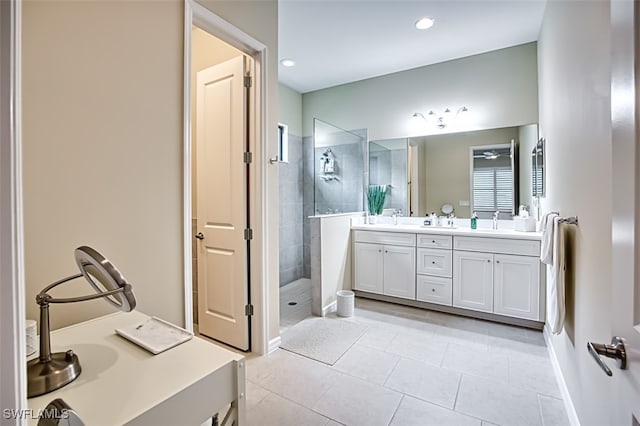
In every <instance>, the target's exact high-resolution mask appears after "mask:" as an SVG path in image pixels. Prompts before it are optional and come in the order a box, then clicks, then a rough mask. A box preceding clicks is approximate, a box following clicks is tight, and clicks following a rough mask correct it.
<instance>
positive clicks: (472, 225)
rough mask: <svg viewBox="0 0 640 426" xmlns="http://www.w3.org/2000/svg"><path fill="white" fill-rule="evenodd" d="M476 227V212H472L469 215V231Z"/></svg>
mask: <svg viewBox="0 0 640 426" xmlns="http://www.w3.org/2000/svg"><path fill="white" fill-rule="evenodd" d="M477 227H478V215H477V214H476V212H473V214H472V215H471V229H476V228H477Z"/></svg>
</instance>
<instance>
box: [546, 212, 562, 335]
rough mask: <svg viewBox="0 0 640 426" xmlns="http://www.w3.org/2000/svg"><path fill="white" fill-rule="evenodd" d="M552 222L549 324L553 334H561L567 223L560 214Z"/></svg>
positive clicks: (548, 270) (548, 268)
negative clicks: (562, 222) (561, 219)
mask: <svg viewBox="0 0 640 426" xmlns="http://www.w3.org/2000/svg"><path fill="white" fill-rule="evenodd" d="M550 222H551V225H552V229H553V230H552V232H553V237H552V240H553V241H552V247H553V249H552V262H551V263H550V264H548V266H547V324H548V325H549V327H550V328H551V332H552V333H553V334H560V333H561V332H562V328H563V326H564V317H565V300H564V287H565V272H566V255H567V253H566V238H565V230H566V225H563V224H561V223H560V218H559V217H558V216H555V217H553V220H551V221H550ZM543 239H544V237H543Z"/></svg>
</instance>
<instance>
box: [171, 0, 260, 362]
mask: <svg viewBox="0 0 640 426" xmlns="http://www.w3.org/2000/svg"><path fill="white" fill-rule="evenodd" d="M192 25H195V26H197V27H199V28H200V29H202V30H204V31H206V32H208V33H209V34H211V35H213V36H215V37H217V38H219V39H220V40H222V41H224V42H226V43H228V44H230V45H231V46H233V47H235V48H236V49H238V50H240V51H242V52H243V53H245V54H247V55H248V56H251V57H252V58H253V63H254V69H253V70H252V74H253V76H254V79H253V82H254V87H255V90H253V91H252V93H253V94H254V96H253V98H252V102H251V108H252V116H253V118H251V119H250V126H249V127H250V130H249V133H250V145H251V146H252V147H253V158H254V161H253V163H252V164H251V167H252V168H253V169H252V170H251V181H250V184H249V185H250V186H249V193H250V200H249V202H250V212H249V222H250V224H251V227H252V229H253V236H254V237H253V240H252V244H251V264H250V266H249V269H250V274H251V275H250V298H251V303H252V304H253V307H254V315H253V316H252V317H251V348H252V351H253V352H257V353H260V354H264V353H267V352H268V349H269V347H268V346H269V341H268V331H267V326H268V324H269V310H268V306H267V301H268V298H267V294H268V293H267V288H268V279H266V277H267V276H268V274H267V269H266V267H267V265H268V263H267V261H266V258H265V256H266V255H267V253H268V252H267V250H266V242H267V238H266V233H267V228H266V223H267V222H266V215H267V209H266V202H267V199H266V197H265V196H264V194H266V190H267V179H266V168H265V167H264V165H265V164H266V160H263V157H264V155H265V154H264V153H265V152H266V142H267V123H268V121H267V108H266V99H267V96H266V88H267V84H266V82H267V77H268V76H267V66H266V60H267V47H266V46H265V45H264V44H263V43H261V42H260V41H258V40H256V39H254V38H253V37H251V36H250V35H248V34H246V33H245V32H243V31H242V30H240V29H238V28H237V27H235V26H234V25H232V24H231V23H229V22H227V21H225V20H224V19H222V18H220V17H219V16H217V15H215V14H214V13H213V12H211V11H210V10H209V9H207V8H205V7H204V6H202V5H200V4H198V3H196V2H195V0H185V19H184V88H183V90H184V105H183V107H184V119H183V127H184V135H183V136H184V147H183V155H184V166H183V173H184V174H183V192H184V194H183V202H184V204H183V222H184V223H183V248H184V253H183V256H184V257H183V262H184V309H185V312H184V319H185V327H186V328H187V329H189V330H192V328H193V293H192V291H193V281H192V280H193V277H192V271H191V259H192V250H191V244H192V238H193V236H192V235H191V232H192V231H191V217H192V209H191V201H192V199H191V167H192V165H191V152H192V147H191V140H192V139H191V115H192V111H191V27H192Z"/></svg>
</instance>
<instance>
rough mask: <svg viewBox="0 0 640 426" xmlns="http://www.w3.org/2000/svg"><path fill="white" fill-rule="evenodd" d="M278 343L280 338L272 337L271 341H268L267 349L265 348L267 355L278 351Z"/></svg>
mask: <svg viewBox="0 0 640 426" xmlns="http://www.w3.org/2000/svg"><path fill="white" fill-rule="evenodd" d="M280 343H282V338H280V336H278V337H274V338H273V339H271V340H269V347H268V348H267V354H270V353H271V352H273V351H275V350H276V349H278V348H279V347H280Z"/></svg>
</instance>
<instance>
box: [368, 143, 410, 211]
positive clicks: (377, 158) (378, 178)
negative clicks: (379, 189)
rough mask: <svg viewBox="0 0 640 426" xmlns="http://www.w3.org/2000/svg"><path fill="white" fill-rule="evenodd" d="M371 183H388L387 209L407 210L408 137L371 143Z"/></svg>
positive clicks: (385, 205)
mask: <svg viewBox="0 0 640 426" xmlns="http://www.w3.org/2000/svg"><path fill="white" fill-rule="evenodd" d="M369 184H370V185H387V198H386V201H385V203H384V208H385V209H394V210H401V211H402V212H403V214H406V211H407V206H406V204H407V139H406V138H402V139H390V140H379V141H375V142H371V143H369Z"/></svg>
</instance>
